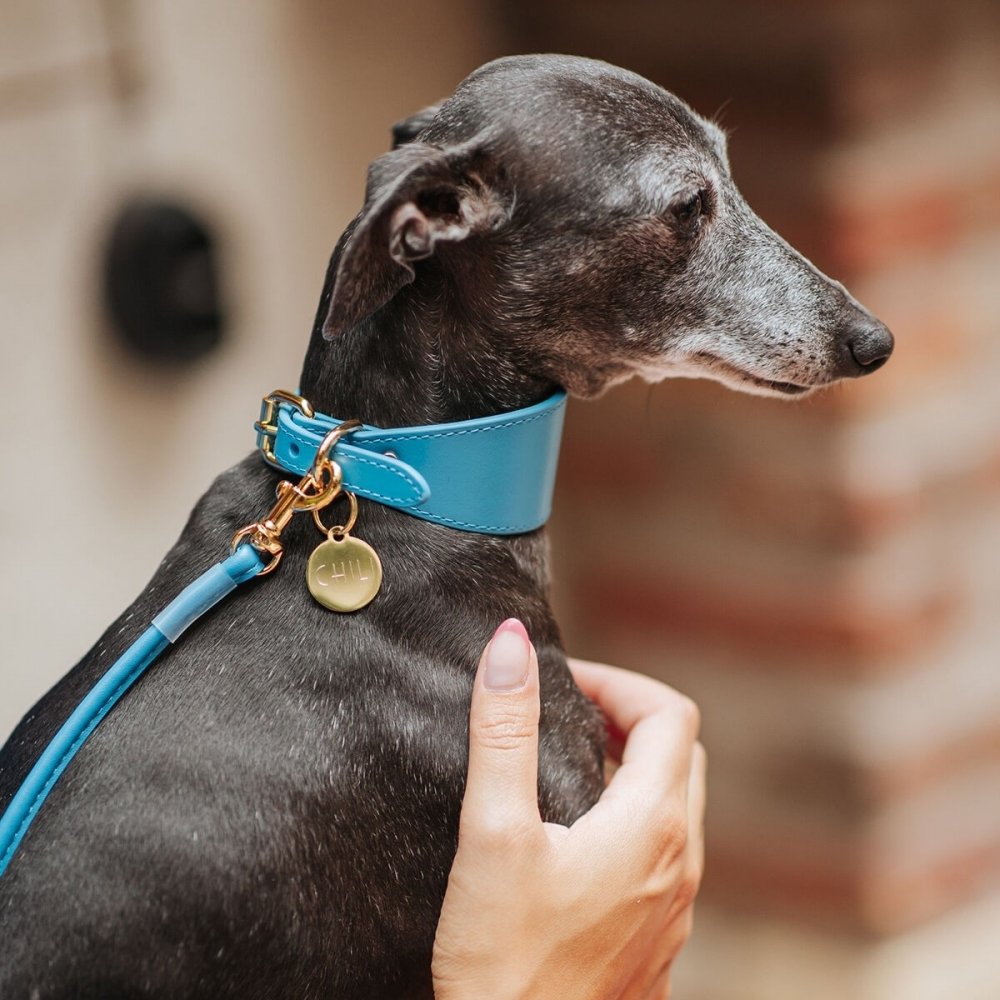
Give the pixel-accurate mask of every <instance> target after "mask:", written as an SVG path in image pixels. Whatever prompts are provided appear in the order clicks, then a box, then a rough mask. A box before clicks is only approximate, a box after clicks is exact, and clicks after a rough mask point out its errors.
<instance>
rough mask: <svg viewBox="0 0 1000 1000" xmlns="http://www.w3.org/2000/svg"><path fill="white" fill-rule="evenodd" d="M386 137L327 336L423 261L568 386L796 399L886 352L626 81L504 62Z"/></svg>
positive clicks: (694, 130)
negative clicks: (715, 385)
mask: <svg viewBox="0 0 1000 1000" xmlns="http://www.w3.org/2000/svg"><path fill="white" fill-rule="evenodd" d="M395 136H396V141H397V147H396V149H394V150H393V151H392V152H390V153H388V154H386V155H385V156H382V157H380V158H379V159H378V160H376V161H375V163H373V164H372V167H371V170H370V173H369V180H368V190H367V196H366V203H365V207H364V209H363V211H362V213H361V214H360V215H359V217H358V218H357V220H355V224H354V225H353V227H352V229H351V230H349V232H348V233H347V234H345V240H344V241H342V244H341V247H340V248H339V249H340V253H339V258H338V265H337V269H336V278H335V282H334V287H333V291H332V296H331V299H330V305H329V313H328V315H327V318H326V322H325V326H324V333H325V335H326V336H328V337H331V336H334V335H336V334H337V333H338V332H341V331H343V330H345V329H349V328H351V327H353V326H355V325H357V324H358V323H359V322H361V321H362V320H363V319H365V318H366V317H368V316H371V315H372V314H373V313H375V312H377V311H378V310H379V309H381V308H382V307H383V306H384V305H385V304H386V303H387V302H389V301H390V300H391V299H392V298H393V297H394V296H395V295H396V294H397V293H398V292H399V291H400V289H402V288H403V287H404V286H406V285H408V284H409V283H410V282H413V281H414V279H415V278H417V279H418V281H417V284H418V285H419V283H420V282H419V279H420V278H422V277H423V274H426V275H427V278H426V281H427V282H428V283H431V284H434V285H435V287H436V288H437V289H438V290H440V289H441V288H442V287H446V288H447V294H448V295H449V296H451V300H450V301H451V306H452V307H453V308H454V309H456V310H458V311H460V312H461V313H462V315H463V316H465V317H466V318H467V320H468V322H469V323H470V324H474V325H475V326H476V327H477V328H478V329H482V330H486V331H490V336H491V337H492V338H493V341H494V342H495V343H496V344H498V345H503V346H502V349H503V350H504V351H506V352H507V353H508V354H509V355H510V356H511V357H514V358H516V359H518V363H520V364H523V365H526V366H533V367H534V369H535V371H534V372H533V374H537V375H540V376H543V377H545V378H548V379H550V380H551V381H553V382H556V383H559V384H562V385H564V386H565V387H566V388H568V389H569V390H570V391H573V392H576V393H578V394H583V395H591V394H593V393H595V392H598V391H600V390H601V389H603V388H605V387H606V386H607V385H609V384H611V383H613V382H616V381H619V380H621V379H623V378H626V377H628V376H629V375H632V374H639V375H642V376H643V377H645V378H647V379H650V380H657V379H660V378H663V377H666V376H671V375H681V376H691V377H709V378H714V379H717V380H718V381H721V382H723V383H725V384H727V385H730V386H732V387H734V388H738V389H742V390H745V391H749V392H755V393H761V394H767V395H785V396H790V395H799V394H802V393H804V392H807V391H808V390H809V389H812V388H815V387H818V386H822V385H827V384H829V383H831V382H833V381H836V380H837V379H840V378H844V377H853V376H857V375H863V374H867V373H868V372H871V371H874V370H875V369H877V368H879V367H880V366H881V365H882V364H883V363H884V362H885V360H886V359H887V358H888V356H889V354H890V352H891V350H892V345H893V341H892V336H891V334H890V333H889V331H888V330H887V329H886V327H885V326H884V325H883V324H882V323H880V322H879V321H878V320H876V319H875V318H874V317H873V316H872V315H871V314H870V313H868V312H867V311H866V310H865V309H864V308H863V307H862V306H861V305H860V304H859V303H858V302H856V301H855V300H854V299H853V298H852V297H851V296H850V295H849V294H848V293H847V291H846V290H845V289H844V288H843V287H842V286H841V285H840V284H838V283H837V282H835V281H833V280H831V279H830V278H827V277H826V276H825V275H823V274H822V273H821V272H819V271H818V270H817V269H816V268H815V267H813V266H812V264H810V263H809V261H807V260H806V259H805V258H804V257H802V256H801V254H799V253H797V252H796V251H795V250H794V249H792V247H790V246H789V245H788V244H787V243H785V242H784V241H783V240H782V239H781V238H780V237H778V236H777V235H776V234H775V233H774V232H772V231H771V230H770V229H769V228H768V227H767V226H766V225H765V224H764V223H763V222H762V221H761V220H760V219H759V218H758V217H757V216H756V215H755V214H754V213H753V212H752V211H751V209H750V208H749V206H748V205H747V204H746V202H745V201H744V199H743V197H742V196H741V195H740V193H739V191H738V190H737V188H736V186H735V184H734V183H733V180H732V177H731V176H730V172H729V164H728V160H727V154H726V140H725V136H724V134H723V133H722V132H721V131H720V130H719V129H718V128H717V127H716V126H715V125H713V124H712V123H711V122H709V121H706V120H705V119H704V118H701V117H700V116H699V115H697V114H696V113H695V112H694V111H692V110H691V109H690V108H689V107H687V105H685V104H684V103H683V102H682V101H680V100H679V99H678V98H676V97H674V96H673V95H672V94H669V93H667V92H666V91H665V90H663V89H662V88H660V87H657V86H656V85H654V84H652V83H650V82H649V81H647V80H645V79H643V78H642V77H639V76H636V75H635V74H632V73H629V72H626V71H624V70H620V69H617V68H615V67H612V66H609V65H607V64H605V63H601V62H595V61H592V60H587V59H578V58H573V57H566V56H524V57H511V58H506V59H500V60H497V61H496V62H493V63H489V64H488V65H486V66H484V67H482V68H481V69H479V70H477V71H476V72H475V73H473V74H472V75H471V76H470V77H468V78H467V79H466V80H465V81H464V82H463V83H462V85H461V86H460V87H459V88H458V90H457V91H456V93H455V94H454V96H452V97H451V98H450V99H448V100H447V101H445V102H444V103H443V104H442V105H440V106H439V107H435V108H429V109H427V110H426V111H424V112H421V113H420V114H418V115H416V116H414V118H412V119H408V120H407V121H405V122H402V123H400V124H399V125H398V126H397V127H396V129H395ZM422 262H423V263H422Z"/></svg>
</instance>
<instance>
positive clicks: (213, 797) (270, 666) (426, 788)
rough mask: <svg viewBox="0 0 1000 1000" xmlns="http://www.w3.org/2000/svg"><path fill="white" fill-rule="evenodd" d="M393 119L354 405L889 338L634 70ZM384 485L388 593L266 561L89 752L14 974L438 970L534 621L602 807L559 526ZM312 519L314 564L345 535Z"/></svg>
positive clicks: (168, 572) (216, 980) (7, 984)
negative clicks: (518, 631) (466, 788)
mask: <svg viewBox="0 0 1000 1000" xmlns="http://www.w3.org/2000/svg"><path fill="white" fill-rule="evenodd" d="M396 139H397V145H396V148H395V149H394V150H393V151H392V152H389V153H387V154H386V155H384V156H382V157H380V158H379V159H377V160H376V161H375V162H374V163H373V164H372V166H371V169H370V172H369V178H368V189H367V194H366V199H365V204H364V207H363V209H362V211H361V213H360V214H359V215H358V217H357V218H356V219H355V221H354V222H353V223H352V225H351V226H350V227H349V228H348V230H347V232H345V233H344V235H343V237H342V238H341V239H340V241H339V243H338V244H337V247H336V249H335V251H334V253H333V257H332V260H331V263H330V267H329V270H328V273H327V278H326V283H325V287H324V290H323V295H322V299H321V302H320V306H319V311H318V314H317V319H316V324H315V328H314V330H313V333H312V339H311V341H310V343H309V348H308V352H307V354H306V358H305V364H304V367H303V371H302V379H301V391H302V393H303V395H305V396H306V397H308V398H309V399H310V400H311V401H312V402H313V403H314V404H315V405H316V407H317V408H318V409H320V410H321V411H323V412H327V413H334V414H337V415H338V416H340V417H342V418H343V417H358V418H360V419H362V420H364V421H365V422H367V423H370V424H376V425H382V426H401V425H407V424H421V423H430V422H436V421H444V420H462V419H466V418H470V417H474V416H481V415H485V414H490V413H497V412H501V411H507V410H511V409H515V408H517V407H521V406H526V405H528V404H531V403H534V402H537V401H538V400H540V399H542V398H544V397H546V396H547V395H549V394H550V393H551V392H552V391H553V390H554V389H555V388H556V387H558V386H563V387H565V388H566V389H567V390H569V391H570V392H571V393H573V394H575V395H578V396H586V397H589V396H595V395H597V394H598V393H600V392H601V391H602V390H604V389H605V388H607V387H608V386H609V385H612V384H613V383H615V382H618V381H621V380H622V379H625V378H628V377H629V376H631V375H635V374H638V375H641V376H642V377H644V378H646V379H650V380H656V379H660V378H663V377H667V376H672V375H674V376H675V375H681V376H708V377H711V378H715V379H717V380H719V381H721V382H724V383H726V384H727V385H730V386H732V387H734V388H737V389H742V390H746V391H750V392H756V393H764V394H769V395H777V396H796V395H802V394H804V393H806V392H808V391H810V390H811V389H814V388H816V387H818V386H823V385H827V384H829V383H831V382H834V381H836V380H837V379H840V378H844V377H853V376H857V375H863V374H866V373H868V372H871V371H874V370H875V369H876V368H878V367H879V366H880V365H881V364H882V363H883V362H884V361H885V360H886V358H887V357H888V356H889V354H890V352H891V350H892V337H891V335H890V334H889V331H888V330H887V329H886V328H885V327H884V326H883V325H882V324H881V323H880V322H878V321H877V320H876V319H874V318H873V317H872V316H871V315H870V314H869V313H868V312H867V311H865V309H864V308H862V307H861V306H860V305H859V304H858V303H857V302H856V301H855V300H854V299H853V298H851V296H850V295H849V294H848V293H847V292H846V291H845V290H844V288H843V287H842V286H841V285H839V284H837V283H836V282H834V281H832V280H830V279H829V278H827V277H825V276H824V275H823V274H821V273H820V272H819V271H817V269H816V268H815V267H813V266H812V265H811V264H810V263H809V262H808V261H807V260H805V259H804V258H803V257H802V256H801V255H800V254H798V253H797V252H796V251H795V250H793V249H792V248H791V247H790V246H789V245H788V244H787V243H785V242H784V241H782V240H781V239H780V238H779V237H778V236H777V235H775V233H773V232H772V231H771V230H770V229H768V227H767V226H766V225H764V223H763V222H762V221H761V220H760V219H759V218H758V217H757V216H756V215H755V214H754V213H753V212H752V211H751V210H750V208H749V207H748V206H747V204H746V203H745V201H744V200H743V198H742V197H741V196H740V194H739V192H738V191H737V189H736V187H735V185H734V183H733V181H732V179H731V177H730V173H729V166H728V162H727V156H726V142H725V138H724V136H723V134H722V132H720V130H719V129H718V128H716V127H715V126H714V125H713V124H712V123H711V122H708V121H706V120H704V119H703V118H701V117H699V116H698V115H697V114H695V113H694V112H693V111H692V110H691V109H690V108H688V107H687V106H686V105H685V104H683V103H682V102H681V101H680V100H678V99H677V98H676V97H674V96H672V95H671V94H669V93H667V92H666V91H664V90H662V89H661V88H659V87H657V86H655V85H654V84H652V83H650V82H648V81H647V80H644V79H642V78H641V77H638V76H635V75H634V74H632V73H629V72H626V71H624V70H620V69H616V68H614V67H612V66H609V65H606V64H604V63H600V62H594V61H589V60H584V59H577V58H570V57H563V56H527V57H512V58H507V59H501V60H499V61H496V62H493V63H490V64H488V65H487V66H484V67H483V68H481V69H479V70H478V71H477V72H475V73H473V74H472V75H471V76H470V77H469V78H468V79H466V80H465V81H464V82H463V83H462V84H461V86H460V87H459V88H458V90H457V91H456V93H455V94H454V95H453V96H452V97H451V98H449V99H448V100H446V101H445V102H444V103H443V104H441V105H440V106H439V107H436V108H430V109H427V111H425V112H421V113H420V114H418V115H416V116H415V117H414V118H412V119H410V120H408V121H407V122H403V123H401V124H400V125H399V126H397V129H396ZM265 388H269V387H265ZM277 478H278V474H277V473H275V472H274V471H273V470H271V469H269V468H267V467H265V466H264V465H263V464H262V463H261V462H260V460H259V458H258V457H257V456H256V455H253V456H251V457H249V458H247V459H245V460H244V461H242V462H240V463H239V464H238V465H236V466H234V467H233V468H232V469H230V470H228V471H227V472H224V473H223V474H222V475H221V476H219V478H218V479H216V481H215V482H214V483H213V485H212V486H211V488H210V489H209V490H208V492H207V493H206V494H205V496H204V497H203V498H202V499H201V500H200V501H199V503H198V505H197V506H196V508H195V510H194V512H193V514H192V516H191V519H190V521H189V522H188V524H187V526H186V527H185V529H184V531H183V533H182V535H181V537H180V540H179V541H178V542H177V544H176V545H175V546H174V547H173V548H172V549H171V551H170V552H169V554H168V555H167V557H166V558H165V559H164V561H163V563H162V564H161V566H160V567H159V569H158V570H157V571H156V574H155V575H154V577H153V579H152V581H151V583H150V584H149V585H148V586H147V587H146V589H145V590H144V591H143V593H142V594H141V595H140V596H139V598H138V599H137V600H136V602H135V603H134V604H133V605H132V606H131V607H130V608H129V609H128V610H127V612H126V613H125V614H123V615H122V617H121V618H120V619H119V620H118V621H116V622H115V623H114V624H113V625H112V626H111V627H110V628H109V629H108V631H107V632H106V633H105V634H104V636H103V637H102V638H101V639H100V641H99V642H98V643H97V645H96V646H95V647H94V648H93V649H92V650H91V651H90V652H89V653H88V654H87V655H86V656H85V657H84V659H83V660H82V661H81V662H80V663H79V664H78V665H77V666H76V668H75V669H73V670H72V671H71V672H70V673H69V674H68V675H67V676H66V677H65V678H64V679H63V680H62V681H60V682H59V683H58V684H57V685H56V686H55V687H54V688H53V689H52V690H51V691H50V692H49V693H48V694H47V695H46V696H45V697H44V698H42V700H41V701H40V702H39V703H38V704H37V705H36V706H35V707H34V708H33V709H32V710H31V711H30V712H29V714H28V715H27V716H26V717H25V719H24V720H23V721H22V722H21V724H20V725H19V727H18V728H17V730H16V731H15V733H14V734H13V736H12V737H11V739H10V741H9V742H8V743H7V745H6V747H5V748H4V750H3V751H2V755H0V806H2V805H4V804H5V803H6V801H8V800H9V798H10V796H11V795H12V794H13V792H14V789H15V788H16V787H17V785H18V784H19V782H20V781H21V779H22V778H23V776H24V774H25V773H26V771H27V770H28V768H29V767H30V766H31V765H32V763H33V762H34V760H35V759H36V757H37V755H38V753H39V751H40V749H41V748H42V747H43V746H44V744H45V742H46V741H47V740H48V739H49V737H50V736H51V735H52V733H53V731H54V730H55V728H56V727H57V726H58V725H59V724H60V723H61V722H62V720H63V719H65V717H66V716H67V715H68V713H69V712H70V710H71V709H72V707H73V706H74V705H75V704H76V702H77V701H78V700H79V698H80V697H81V695H82V694H83V692H85V691H86V690H87V689H88V687H89V686H90V685H91V684H92V683H93V682H94V680H95V678H96V677H97V676H99V675H100V673H101V672H102V671H103V670H105V669H106V668H107V666H108V665H109V663H110V662H111V661H112V660H113V658H115V657H116V656H117V655H118V654H119V653H120V652H121V651H122V650H123V649H124V648H125V646H126V645H127V644H128V643H130V642H131V641H132V640H133V639H134V638H135V636H136V634H137V633H138V631H139V630H141V629H142V628H143V627H144V625H145V623H146V622H148V621H149V620H150V618H151V617H152V615H153V614H155V613H156V611H158V610H159V608H160V607H161V606H162V604H163V603H164V602H165V601H166V600H168V599H169V598H170V597H172V596H173V595H174V594H175V593H176V592H177V591H178V590H180V588H181V587H182V586H184V585H185V584H187V583H188V582H189V581H190V580H191V579H193V578H194V576H195V575H196V574H198V573H199V572H201V571H202V570H203V569H205V568H206V567H207V566H208V565H210V564H211V563H213V562H214V561H215V560H216V559H217V558H219V556H220V551H221V550H224V548H225V546H226V544H227V541H228V539H229V537H230V536H231V534H232V533H233V531H234V530H235V529H236V528H237V527H239V526H240V525H241V524H244V523H246V522H247V521H248V520H252V519H253V518H254V517H257V516H259V514H260V513H262V512H263V511H265V510H267V509H268V507H269V506H270V504H271V500H272V498H273V494H274V489H275V483H276V480H277ZM362 503H363V509H362V514H361V521H360V523H361V525H362V526H363V529H364V537H365V538H367V539H368V540H369V541H370V542H372V544H373V545H374V546H375V548H376V549H377V550H378V552H379V553H380V554H381V555H382V558H383V562H384V565H385V582H384V585H383V589H382V592H381V594H380V595H379V597H378V598H377V599H376V600H375V601H374V603H372V604H371V605H370V606H369V607H368V608H366V609H364V610H363V611H360V612H357V613H355V614H352V615H334V614H331V613H329V612H327V611H326V610H324V609H322V608H320V607H319V606H318V605H317V604H315V603H314V602H313V601H312V599H311V598H310V597H309V595H308V594H307V593H306V591H305V588H304V586H303V583H302V580H301V576H300V575H299V574H297V573H292V572H287V571H286V572H281V573H278V574H277V575H276V577H273V578H270V579H269V580H268V581H267V582H266V583H265V582H261V583H256V582H255V583H251V584H248V585H247V587H245V588H244V589H243V590H241V591H240V593H239V594H238V595H237V596H235V597H233V598H231V599H230V601H229V602H228V603H225V604H223V605H222V606H221V607H220V608H218V609H216V611H215V612H213V613H211V614H210V615H209V616H208V617H206V618H205V619H203V620H202V621H201V622H200V623H199V624H198V625H197V626H196V627H195V628H194V629H192V630H191V631H190V633H189V634H188V635H187V636H186V637H185V639H184V641H183V642H181V643H180V644H179V645H178V646H177V647H175V648H172V649H171V651H170V652H168V653H167V654H166V655H165V656H164V657H163V659H162V660H161V661H160V662H158V663H157V664H156V665H155V666H154V668H153V669H152V670H151V671H150V672H149V673H148V674H147V675H146V676H145V677H144V678H143V679H142V680H141V681H140V682H139V683H138V684H137V685H136V687H135V688H134V689H133V690H132V691H130V692H129V694H128V695H127V696H126V698H125V700H124V701H123V702H122V703H121V704H120V705H119V706H118V708H117V709H116V710H115V711H114V712H112V713H111V715H110V716H109V717H108V718H107V720H106V721H105V722H104V723H103V724H102V725H101V726H100V727H99V728H98V729H97V731H96V732H95V734H94V735H93V736H92V737H91V739H90V740H89V742H88V743H87V744H86V745H85V746H84V748H83V750H82V751H81V753H80V754H79V756H78V757H77V758H76V760H75V761H74V763H73V764H72V766H71V767H70V768H69V769H68V770H67V772H66V773H65V774H64V776H63V777H62V778H61V780H60V781H59V783H58V784H57V785H56V787H55V790H54V792H53V794H52V795H51V797H50V799H49V800H48V802H47V803H46V805H45V807H44V809H43V810H42V812H41V814H40V816H39V818H38V821H37V822H36V823H35V825H34V826H33V827H32V829H31V830H30V832H29V834H28V836H27V838H26V839H25V841H24V843H23V844H22V846H21V848H20V853H19V854H18V856H17V857H16V858H15V860H14V863H13V864H12V865H11V867H10V869H9V871H8V872H7V874H6V875H5V876H4V878H3V879H2V880H0V941H2V946H0V995H2V996H3V997H4V998H9V1000H20V998H29V997H35V998H39V1000H53V998H70V997H73V998H95V1000H96V998H100V1000H115V998H125V997H129V998H132V997H163V998H166V997H170V998H209V997H211V998H213V1000H219V998H234V1000H235V998H239V1000H251V998H258V997H259V998H268V1000H274V998H279V997H289V998H296V1000H304V998H313V997H336V998H345V1000H347V998H381V997H384V998H390V997H391V998H394V1000H401V998H410V997H413V998H416V997H430V995H431V988H430V971H429V970H430V955H431V945H432V941H433V937H434V930H435V925H436V921H437V916H438V912H439V908H440V904H441V899H442V895H443V893H444V887H445V883H446V879H447V875H448V870H449V867H450V865H451V861H452V858H453V855H454V850H455V843H456V834H457V821H458V812H459V806H460V802H461V798H462V791H463V785H464V779H465V765H466V743H467V727H468V708H469V698H470V690H471V682H472V677H473V674H474V670H475V666H476V663H477V660H478V657H479V654H480V652H481V650H482V648H483V646H484V644H485V642H486V641H487V639H488V638H489V636H490V635H491V634H492V631H493V629H494V628H495V627H496V625H497V624H498V623H499V622H500V620H501V619H503V618H505V617H507V616H511V615H516V616H517V617H519V618H521V619H522V620H523V621H524V623H525V624H526V626H527V628H528V631H529V633H530V635H531V636H532V638H533V639H534V641H535V643H536V645H537V648H538V655H539V661H540V665H541V677H542V704H543V716H542V727H541V737H540V739H541V748H540V776H539V799H540V804H541V809H542V812H543V814H544V816H545V818H546V819H549V820H553V821H556V822H561V823H570V822H572V821H573V820H574V819H575V818H576V817H578V816H579V815H581V813H583V812H584V811H585V810H587V809H588V808H589V807H590V806H591V805H592V804H593V803H594V802H595V800H596V799H597V797H598V796H599V794H600V792H601V789H602V741H603V737H602V724H601V720H600V718H599V715H598V713H597V712H596V710H595V709H594V707H593V706H592V705H591V704H590V703H589V702H588V701H587V700H586V699H585V698H584V697H583V695H582V694H581V693H580V692H579V691H578V690H577V688H576V687H575V685H574V684H573V682H572V679H571V677H570V674H569V672H568V670H567V668H566V661H565V656H564V653H563V650H562V647H561V644H560V638H559V631H558V628H557V626H556V623H555V621H554V620H553V617H552V614H551V611H550V609H549V605H548V601H547V586H548V582H547V565H546V563H547V553H546V544H545V540H544V533H543V532H542V531H538V532H533V533H529V534H526V535H520V536H514V537H507V538H500V537H493V536H487V535H475V534H469V533H464V532H461V531H455V530H451V529H449V528H445V527H440V526H438V525H436V524H432V523H429V522H426V521H421V520H417V519H415V518H412V517H410V516H408V515H406V514H404V513H400V512H398V511H395V510H392V509H389V508H386V507H383V506H380V505H377V504H373V503H366V502H364V501H363V502H362ZM286 539H287V542H288V549H287V555H286V560H287V561H288V562H289V563H293V564H294V563H301V562H304V560H305V558H306V556H307V553H308V551H309V550H310V548H311V547H312V545H313V544H314V541H315V533H314V531H313V529H312V528H311V526H310V527H306V526H304V525H298V524H293V525H292V527H291V528H290V529H289V531H288V532H287V534H286Z"/></svg>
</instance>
